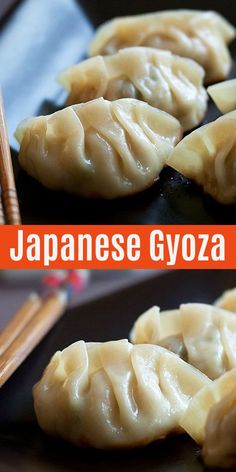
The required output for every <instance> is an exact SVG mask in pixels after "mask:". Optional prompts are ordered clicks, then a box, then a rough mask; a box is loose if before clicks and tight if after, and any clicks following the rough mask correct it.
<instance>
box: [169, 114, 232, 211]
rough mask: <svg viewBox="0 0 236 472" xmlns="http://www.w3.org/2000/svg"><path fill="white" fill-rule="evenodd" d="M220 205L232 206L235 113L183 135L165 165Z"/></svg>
mask: <svg viewBox="0 0 236 472" xmlns="http://www.w3.org/2000/svg"><path fill="white" fill-rule="evenodd" d="M167 163H168V164H169V165H170V166H171V167H173V168H174V169H176V170H177V171H178V172H180V173H181V174H183V175H184V176H185V177H188V178H189V179H193V180H195V181H196V182H197V183H198V184H199V185H201V186H203V189H204V190H205V192H206V193H209V194H210V195H211V196H212V197H213V198H215V199H216V200H218V202H220V203H225V204H230V203H234V204H235V203H236V111H233V112H231V113H228V114H226V115H224V116H221V117H220V118H218V119H217V120H215V121H213V122H212V123H209V124H207V125H205V126H202V127H201V128H198V129H197V130H195V131H193V132H192V133H190V134H189V135H188V136H186V137H185V138H184V139H183V140H182V141H181V143H180V144H179V145H178V146H176V149H175V150H174V151H173V152H172V153H171V155H170V157H169V158H168V162H167Z"/></svg>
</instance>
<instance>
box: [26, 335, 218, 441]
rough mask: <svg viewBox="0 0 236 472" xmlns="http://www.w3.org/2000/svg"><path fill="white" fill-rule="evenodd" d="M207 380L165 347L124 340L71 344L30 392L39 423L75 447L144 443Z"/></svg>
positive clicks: (165, 429) (175, 417)
mask: <svg viewBox="0 0 236 472" xmlns="http://www.w3.org/2000/svg"><path fill="white" fill-rule="evenodd" d="M210 382H211V381H210V380H209V379H208V377H206V376H205V375H203V374H202V373H201V372H199V371H198V370H196V369H194V368H193V367H192V366H190V365H188V364H187V363H185V362H184V361H182V360H181V359H179V358H178V356H176V355H175V354H173V353H171V352H169V351H167V350H166V349H163V348H160V347H158V346H152V345H137V346H133V345H132V344H130V343H129V342H128V341H127V340H120V341H111V342H106V343H85V342H83V341H79V342H76V343H74V344H72V345H71V346H69V347H68V348H66V349H64V350H63V351H62V352H61V351H58V352H56V354H55V355H54V356H53V357H52V359H51V361H50V363H49V365H48V367H47V368H46V370H45V372H44V374H43V377H42V379H41V380H40V382H38V383H37V384H36V385H35V386H34V389H33V396H34V407H35V412H36V416H37V419H38V422H39V425H40V426H41V428H42V429H43V430H44V431H45V432H47V433H48V434H50V435H53V436H58V437H61V438H63V439H65V440H66V441H69V442H71V443H73V444H75V445H77V446H85V447H86V446H92V447H95V448H98V449H110V448H111V449H112V448H134V447H139V446H145V445H146V444H149V443H151V442H152V441H155V440H157V439H160V438H163V437H165V436H166V435H168V434H169V433H173V432H181V429H180V428H179V422H180V419H181V418H182V416H183V414H184V413H185V411H186V409H187V407H188V404H189V401H190V400H191V398H192V397H193V396H194V395H195V393H196V392H197V391H199V390H200V389H201V388H202V387H203V386H205V385H208V384H209V383H210Z"/></svg>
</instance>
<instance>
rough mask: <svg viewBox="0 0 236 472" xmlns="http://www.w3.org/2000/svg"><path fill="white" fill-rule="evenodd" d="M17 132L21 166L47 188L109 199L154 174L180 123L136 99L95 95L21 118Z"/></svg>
mask: <svg viewBox="0 0 236 472" xmlns="http://www.w3.org/2000/svg"><path fill="white" fill-rule="evenodd" d="M16 137H17V139H18V141H19V142H20V145H21V147H20V154H19V162H20V164H21V166H22V167H23V168H24V169H25V170H26V171H27V172H28V173H29V174H30V175H31V176H32V177H35V178H36V179H38V180H39V181H40V182H41V183H42V184H43V185H45V186H46V187H49V188H51V189H58V190H67V191H68V192H71V193H75V194H78V195H81V196H84V197H104V198H110V199H111V198H116V197H121V196H125V195H130V194H133V193H136V192H139V191H141V190H144V189H145V188H147V187H149V186H150V185H152V184H153V183H154V181H155V180H157V179H158V177H159V174H160V172H161V170H162V169H163V167H164V165H165V163H166V159H167V157H168V155H169V154H170V152H171V150H172V149H173V147H174V146H175V145H176V143H177V142H178V141H179V139H180V138H181V126H180V123H179V121H177V120H176V118H174V117H172V116H170V115H169V114H167V113H165V112H163V111H160V110H158V109H156V108H153V107H151V106H150V105H147V104H146V103H143V102H141V101H139V100H135V99H128V98H124V99H121V100H116V101H114V102H109V101H107V100H104V99H103V98H99V99H96V100H92V101H90V102H87V103H82V104H80V105H74V106H72V107H68V108H65V109H63V110H60V111H58V112H56V113H53V114H52V115H49V116H40V117H37V118H31V119H29V120H26V121H25V122H23V124H21V125H20V126H19V127H18V129H17V132H16Z"/></svg>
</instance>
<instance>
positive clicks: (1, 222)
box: [0, 190, 6, 225]
mask: <svg viewBox="0 0 236 472" xmlns="http://www.w3.org/2000/svg"><path fill="white" fill-rule="evenodd" d="M5 224H6V220H5V215H4V210H3V204H2V195H1V190H0V225H5Z"/></svg>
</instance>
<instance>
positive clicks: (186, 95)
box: [58, 47, 207, 130]
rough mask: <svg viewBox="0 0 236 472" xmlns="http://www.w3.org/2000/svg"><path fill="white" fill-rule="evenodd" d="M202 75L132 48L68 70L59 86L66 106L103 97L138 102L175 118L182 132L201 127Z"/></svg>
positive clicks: (167, 56) (184, 63) (177, 60)
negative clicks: (66, 103)
mask: <svg viewBox="0 0 236 472" xmlns="http://www.w3.org/2000/svg"><path fill="white" fill-rule="evenodd" d="M203 78H204V70H203V69H202V67H200V66H199V65H198V64H197V63H196V62H195V61H192V60H190V59H186V58H183V57H179V56H175V55H174V54H171V52H169V51H158V50H157V49H153V48H141V47H134V48H128V49H122V50H121V51H119V52H118V53H116V54H114V55H112V56H104V57H102V56H96V57H93V58H90V59H87V60H86V61H83V62H81V63H80V64H77V65H74V66H72V67H69V68H68V69H67V70H65V71H64V72H63V73H61V74H60V76H59V78H58V80H59V82H60V83H61V84H62V85H63V86H64V87H65V88H66V89H67V90H68V92H69V96H68V105H71V104H74V103H80V102H87V101H89V100H92V99H95V98H98V97H104V98H106V99H108V100H117V99H119V98H125V97H129V98H138V99H140V100H143V101H144V102H147V103H149V105H152V106H153V107H156V108H160V109H161V110H164V111H166V112H167V113H170V115H173V116H175V117H176V118H177V119H178V120H179V121H180V123H181V125H182V126H183V128H184V130H188V129H191V128H194V127H195V126H197V125H199V123H200V122H201V121H202V119H203V117H204V114H205V111H206V105H207V94H206V91H205V89H204V87H203V85H202V83H203Z"/></svg>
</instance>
